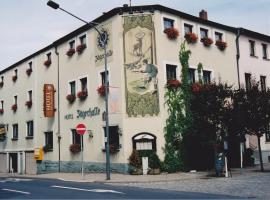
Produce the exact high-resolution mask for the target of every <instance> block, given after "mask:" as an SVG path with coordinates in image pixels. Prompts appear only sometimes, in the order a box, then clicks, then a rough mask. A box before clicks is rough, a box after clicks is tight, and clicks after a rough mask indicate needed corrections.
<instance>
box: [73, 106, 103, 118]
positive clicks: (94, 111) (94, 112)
mask: <svg viewBox="0 0 270 200" xmlns="http://www.w3.org/2000/svg"><path fill="white" fill-rule="evenodd" d="M99 113H100V109H99V108H98V107H94V108H93V109H91V108H89V110H86V111H82V110H77V118H82V119H85V118H86V117H93V116H96V115H99Z"/></svg>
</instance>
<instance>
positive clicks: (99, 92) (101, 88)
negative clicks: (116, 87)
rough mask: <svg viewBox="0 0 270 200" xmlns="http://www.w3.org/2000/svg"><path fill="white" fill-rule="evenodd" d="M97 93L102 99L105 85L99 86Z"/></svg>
mask: <svg viewBox="0 0 270 200" xmlns="http://www.w3.org/2000/svg"><path fill="white" fill-rule="evenodd" d="M97 92H98V94H99V96H102V97H104V96H105V92H106V87H105V85H101V86H99V87H98V89H97Z"/></svg>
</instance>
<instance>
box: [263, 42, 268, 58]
mask: <svg viewBox="0 0 270 200" xmlns="http://www.w3.org/2000/svg"><path fill="white" fill-rule="evenodd" d="M267 49H268V45H267V44H265V43H262V55H263V57H262V58H263V59H264V60H267V59H268V52H267Z"/></svg>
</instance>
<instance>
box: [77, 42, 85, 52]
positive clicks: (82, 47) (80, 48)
mask: <svg viewBox="0 0 270 200" xmlns="http://www.w3.org/2000/svg"><path fill="white" fill-rule="evenodd" d="M85 48H86V45H85V44H80V45H78V46H77V47H76V51H77V52H78V53H79V54H81V53H82V52H83V50H84V49H85Z"/></svg>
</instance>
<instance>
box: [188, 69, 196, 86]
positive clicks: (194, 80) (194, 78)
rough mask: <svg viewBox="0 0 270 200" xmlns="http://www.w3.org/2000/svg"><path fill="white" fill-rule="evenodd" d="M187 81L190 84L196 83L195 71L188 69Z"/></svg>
mask: <svg viewBox="0 0 270 200" xmlns="http://www.w3.org/2000/svg"><path fill="white" fill-rule="evenodd" d="M190 71H193V80H192V81H190V80H191V79H190ZM188 81H189V83H190V84H193V83H195V82H196V69H194V68H188Z"/></svg>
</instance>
